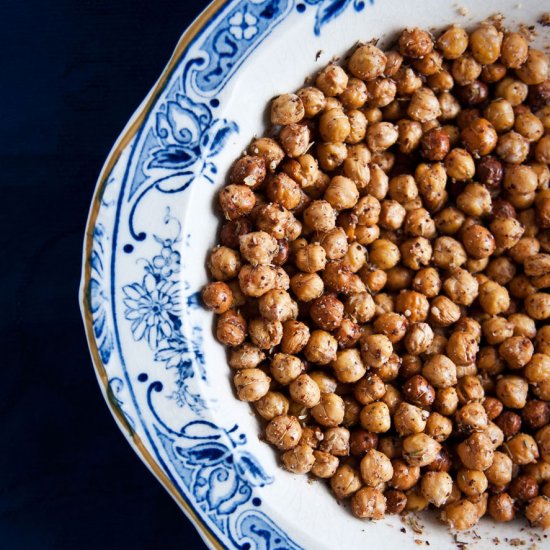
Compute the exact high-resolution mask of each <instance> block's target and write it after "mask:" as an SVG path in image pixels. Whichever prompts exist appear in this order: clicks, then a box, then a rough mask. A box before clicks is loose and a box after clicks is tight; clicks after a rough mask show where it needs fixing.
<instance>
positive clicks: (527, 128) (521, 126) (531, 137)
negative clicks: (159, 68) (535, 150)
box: [514, 111, 544, 143]
mask: <svg viewBox="0 0 550 550" xmlns="http://www.w3.org/2000/svg"><path fill="white" fill-rule="evenodd" d="M514 130H515V131H516V132H518V133H519V134H521V135H522V136H523V137H524V138H525V139H526V140H527V141H529V142H530V143H533V142H536V141H538V140H539V139H540V138H541V137H542V136H543V135H544V126H543V124H542V122H541V121H540V119H539V118H538V117H537V116H536V115H534V114H533V113H531V112H529V111H527V112H526V113H522V114H520V115H518V116H517V117H516V121H515V123H514Z"/></svg>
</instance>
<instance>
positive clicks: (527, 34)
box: [518, 23, 537, 42]
mask: <svg viewBox="0 0 550 550" xmlns="http://www.w3.org/2000/svg"><path fill="white" fill-rule="evenodd" d="M518 33H519V34H521V36H523V38H525V40H527V41H528V42H532V41H533V39H534V38H535V36H537V33H536V32H535V28H534V27H533V26H532V25H531V26H528V25H526V24H525V23H520V24H519V25H518Z"/></svg>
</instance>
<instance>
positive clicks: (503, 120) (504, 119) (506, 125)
mask: <svg viewBox="0 0 550 550" xmlns="http://www.w3.org/2000/svg"><path fill="white" fill-rule="evenodd" d="M483 114H484V115H485V118H486V119H487V120H488V121H489V122H490V123H491V124H492V125H493V127H494V129H495V130H496V131H497V132H506V131H508V130H511V129H512V128H513V127H514V121H515V116H514V110H513V107H512V105H511V103H510V102H509V101H507V100H506V99H502V98H501V99H495V100H493V101H491V103H489V105H488V106H487V107H486V108H485V111H484V112H483Z"/></svg>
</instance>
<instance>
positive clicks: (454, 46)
mask: <svg viewBox="0 0 550 550" xmlns="http://www.w3.org/2000/svg"><path fill="white" fill-rule="evenodd" d="M436 46H437V48H438V49H439V50H440V51H441V53H442V54H443V57H444V58H445V59H457V58H459V57H460V56H461V55H462V54H463V53H464V52H465V51H466V49H467V48H468V33H467V32H466V31H465V30H464V29H461V28H460V27H455V26H452V27H450V28H449V29H447V30H446V31H445V32H444V33H443V34H442V35H441V36H440V37H439V38H438V39H437V42H436Z"/></svg>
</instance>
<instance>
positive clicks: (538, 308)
mask: <svg viewBox="0 0 550 550" xmlns="http://www.w3.org/2000/svg"><path fill="white" fill-rule="evenodd" d="M524 306H525V311H526V312H527V314H528V315H530V316H531V317H532V318H533V319H535V320H537V321H544V320H546V319H548V318H549V317H550V294H548V293H546V292H536V293H535V294H531V295H529V296H527V298H525V302H524Z"/></svg>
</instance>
